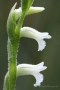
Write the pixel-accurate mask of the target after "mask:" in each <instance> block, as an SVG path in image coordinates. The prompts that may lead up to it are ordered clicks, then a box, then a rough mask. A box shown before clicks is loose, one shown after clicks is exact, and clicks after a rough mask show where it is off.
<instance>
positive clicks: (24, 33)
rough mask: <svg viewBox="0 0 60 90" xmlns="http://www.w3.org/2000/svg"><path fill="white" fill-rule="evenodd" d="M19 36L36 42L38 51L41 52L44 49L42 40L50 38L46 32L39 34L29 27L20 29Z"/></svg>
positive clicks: (44, 43)
mask: <svg viewBox="0 0 60 90" xmlns="http://www.w3.org/2000/svg"><path fill="white" fill-rule="evenodd" d="M20 35H21V37H28V38H32V39H35V40H36V41H37V42H38V51H42V50H43V49H44V48H45V46H46V42H45V41H44V39H50V38H51V36H50V35H49V33H48V32H43V33H41V32H38V31H37V30H35V29H33V28H31V27H23V28H21V30H20Z"/></svg>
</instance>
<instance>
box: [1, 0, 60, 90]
mask: <svg viewBox="0 0 60 90" xmlns="http://www.w3.org/2000/svg"><path fill="white" fill-rule="evenodd" d="M15 2H18V4H17V8H18V7H19V6H20V0H0V90H3V80H4V76H5V74H6V72H7V70H8V68H7V67H8V60H7V31H6V22H7V18H8V14H9V11H10V9H11V7H12V6H13V5H14V3H15ZM33 6H41V7H45V11H43V12H41V13H39V14H33V15H29V16H26V18H25V20H24V24H23V26H30V27H33V28H35V29H37V30H38V31H41V32H49V34H50V35H51V36H52V39H50V40H46V43H47V46H46V48H45V49H44V50H43V51H40V52H38V51H37V49H38V44H37V42H36V41H35V40H33V39H28V38H21V39H20V45H19V52H18V64H19V63H30V64H38V63H39V62H42V61H44V62H45V66H47V67H48V68H47V70H45V71H43V72H42V74H43V75H44V82H42V84H41V86H40V87H36V88H35V87H34V86H33V84H34V83H35V78H34V77H33V76H21V77H18V78H17V83H16V85H17V87H16V90H59V89H60V0H35V1H34V4H33Z"/></svg>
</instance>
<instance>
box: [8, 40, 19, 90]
mask: <svg viewBox="0 0 60 90" xmlns="http://www.w3.org/2000/svg"><path fill="white" fill-rule="evenodd" d="M7 49H8V62H9V63H8V71H9V90H14V88H15V83H16V66H17V62H16V57H17V49H18V44H16V42H15V43H11V41H10V40H9V39H8V45H7ZM7 78H8V77H7Z"/></svg>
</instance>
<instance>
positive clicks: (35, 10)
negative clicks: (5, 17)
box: [13, 6, 45, 20]
mask: <svg viewBox="0 0 60 90" xmlns="http://www.w3.org/2000/svg"><path fill="white" fill-rule="evenodd" d="M43 10H45V8H44V7H33V6H31V7H30V8H29V10H28V12H27V15H29V14H34V13H39V12H42V11H43ZM13 13H15V18H16V20H17V19H18V18H19V17H20V15H21V13H22V9H21V7H19V8H18V9H15V10H14V12H13Z"/></svg>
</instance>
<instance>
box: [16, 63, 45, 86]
mask: <svg viewBox="0 0 60 90" xmlns="http://www.w3.org/2000/svg"><path fill="white" fill-rule="evenodd" d="M43 65H44V62H41V63H39V64H37V65H31V64H19V65H18V66H17V76H21V75H33V76H34V77H35V79H36V83H35V84H34V86H35V87H36V86H40V85H41V82H43V79H44V77H43V75H42V74H41V73H40V72H41V71H43V70H45V69H46V68H47V67H46V66H43Z"/></svg>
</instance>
